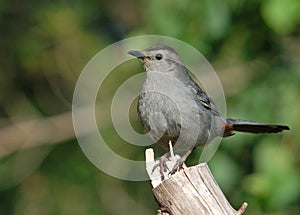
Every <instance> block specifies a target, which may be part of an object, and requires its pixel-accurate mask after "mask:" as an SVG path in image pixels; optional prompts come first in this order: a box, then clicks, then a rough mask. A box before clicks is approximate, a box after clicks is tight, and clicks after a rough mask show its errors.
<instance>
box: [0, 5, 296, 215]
mask: <svg viewBox="0 0 300 215" xmlns="http://www.w3.org/2000/svg"><path fill="white" fill-rule="evenodd" d="M299 24H300V1H298V0H287V1H280V0H268V1H259V0H254V1H244V0H226V1H221V0H202V1H180V0H175V1H171V0H166V1H158V0H153V1H137V0H129V1H121V0H111V1H92V0H91V1H81V0H70V1H57V0H55V1H48V0H47V1H35V0H28V1H24V2H20V1H2V2H1V3H0V32H1V34H0V65H1V67H0V117H1V118H0V126H1V128H0V129H1V131H0V134H1V135H3V134H5V132H6V130H5V128H7V127H8V126H10V125H14V124H17V123H19V122H26V121H30V120H33V119H44V118H48V117H53V116H55V115H57V114H60V113H64V112H68V111H70V110H71V100H72V93H73V90H74V86H75V83H76V80H77V78H78V76H79V74H80V72H81V70H82V69H83V67H84V66H85V64H86V63H87V62H88V61H89V59H90V58H91V57H92V56H93V55H94V54H96V53H97V52H98V51H100V50H101V49H102V48H104V47H106V46H107V45H109V44H111V43H112V42H115V41H118V40H120V39H122V38H126V37H129V36H135V35H144V34H158V35H166V36H170V37H174V38H177V39H180V40H183V41H185V42H187V43H189V44H191V45H192V46H194V47H195V48H197V49H198V50H199V51H200V52H202V53H203V54H204V56H205V57H207V58H208V60H209V61H210V62H211V63H212V65H213V66H214V68H215V70H216V72H217V73H218V74H219V76H220V79H221V81H222V83H223V84H224V90H225V93H226V96H227V107H228V115H229V116H230V117H237V118H245V119H250V120H257V121H265V122H273V123H283V124H287V125H289V126H290V127H291V131H289V132H284V133H283V134H276V135H250V134H236V135H235V136H234V137H231V138H228V139H224V140H223V141H222V145H221V147H220V148H219V150H218V152H217V153H216V154H215V156H214V157H213V159H212V160H211V161H210V163H209V165H210V168H211V169H212V172H213V174H214V176H215V178H216V180H217V181H218V183H219V185H220V186H221V188H222V190H223V191H224V192H225V194H226V196H227V197H228V199H229V201H230V202H231V203H232V204H233V205H234V207H236V208H238V207H239V206H240V205H241V204H242V202H244V201H247V202H248V203H249V208H248V210H247V214H273V215H275V214H276V215H280V214H299V213H300V171H299V170H300V168H299V164H300V159H299V146H300V145H299V143H300V120H299V110H300V102H299V98H300V84H299V83H300V61H299V59H300V37H299V34H300V31H299V26H300V25H299ZM119 69H120V70H122V73H121V72H118V73H114V74H112V75H111V76H110V77H108V78H107V80H106V83H105V84H104V85H103V86H102V88H103V89H101V93H102V94H101V95H99V100H100V101H101V102H102V103H103V104H104V105H103V109H101V110H98V112H100V119H101V122H102V123H101V125H99V128H100V130H101V129H102V131H101V132H102V133H103V135H104V136H105V138H106V140H107V141H108V142H113V144H112V145H111V147H112V148H113V150H115V151H117V152H119V153H120V154H121V155H124V156H127V157H130V158H131V159H137V160H143V151H144V149H143V148H138V147H131V146H126V144H124V143H123V142H124V141H122V140H121V139H120V138H119V137H118V136H117V134H116V132H115V131H114V129H113V127H112V123H111V120H110V119H109V117H110V112H109V111H110V108H109V107H110V106H109V105H110V102H111V96H112V95H113V94H114V92H115V90H116V89H117V87H118V86H119V85H120V84H121V83H122V82H123V81H124V80H126V79H127V78H129V77H130V76H131V75H133V74H135V73H138V72H141V66H140V65H139V64H138V63H137V62H136V63H131V62H128V63H126V65H124V67H123V68H119ZM120 74H122V75H120ZM131 112H132V113H131V116H132V123H133V124H134V126H133V127H135V128H136V130H140V131H141V127H140V125H139V123H138V121H137V118H136V113H135V108H134V107H133V108H132V110H131ZM16 132H18V130H16ZM33 133H34V132H33ZM16 134H17V133H16ZM31 135H32V134H28V136H31ZM33 135H35V134H33ZM53 135H55V134H53ZM13 137H14V135H12V136H11V139H12V143H13V140H14V138H13ZM28 138H29V137H28ZM44 144H45V143H43V146H38V147H33V148H29V149H26V150H17V151H14V152H13V153H11V154H8V155H7V154H6V155H5V156H2V157H0V214H5V215H6V214H18V215H22V214H26V215H28V214H72V215H74V214H75V215H76V214H91V215H94V214H95V215H96V214H111V215H113V214H116V215H117V214H154V213H155V211H156V209H157V208H158V206H157V204H156V202H155V200H154V198H153V197H152V193H151V186H150V183H149V182H127V181H121V180H118V179H115V178H113V177H110V176H108V175H106V174H104V173H102V172H101V171H99V170H98V169H97V168H95V167H94V166H93V165H92V164H91V163H90V162H89V161H88V160H87V158H86V157H85V156H84V154H83V153H82V151H81V150H80V148H79V146H78V144H77V142H76V139H75V138H73V139H71V140H64V141H62V142H57V144H56V145H55V146H47V143H46V145H44ZM1 145H4V146H5V147H7V145H5V143H4V142H3V141H2V140H0V147H1ZM127 145H128V144H127ZM11 147H14V146H13V145H12V146H11ZM16 149H17V148H16ZM1 150H3V148H1ZM199 153H201V149H198V150H197V151H196V152H195V153H194V154H193V155H192V156H191V157H190V158H189V162H190V163H195V161H196V160H197V159H198V157H197V156H198V155H199Z"/></svg>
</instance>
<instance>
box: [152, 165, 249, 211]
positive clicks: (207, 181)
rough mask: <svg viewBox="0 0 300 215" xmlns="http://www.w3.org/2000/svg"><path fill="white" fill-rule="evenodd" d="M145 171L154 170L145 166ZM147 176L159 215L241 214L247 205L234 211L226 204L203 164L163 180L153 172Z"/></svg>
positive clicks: (185, 169) (224, 198)
mask: <svg viewBox="0 0 300 215" xmlns="http://www.w3.org/2000/svg"><path fill="white" fill-rule="evenodd" d="M148 164H149V160H148ZM152 166H153V165H152ZM147 171H148V174H149V173H153V172H154V171H151V172H150V171H149V168H148V169H147ZM149 176H150V178H151V179H152V185H153V187H154V188H153V190H152V191H153V194H154V196H155V197H156V199H157V201H158V203H159V204H160V206H161V209H160V210H159V212H158V214H160V215H182V214H187V215H192V214H195V215H196V214H197V215H199V214H205V215H219V214H220V215H224V214H228V215H241V214H243V213H244V212H245V210H246V208H247V203H243V205H242V206H241V208H240V209H239V210H238V211H236V210H235V209H234V208H233V207H232V206H231V205H230V204H229V202H228V201H227V199H226V197H225V195H224V194H223V192H222V190H221V189H220V187H219V185H218V184H217V182H216V180H215V179H214V177H213V175H212V173H211V171H210V170H209V168H208V165H207V164H206V163H201V164H199V165H197V166H192V167H189V168H184V169H181V170H180V171H179V172H177V173H175V174H174V175H172V176H170V177H169V178H167V179H166V180H162V178H161V177H159V178H158V177H157V173H156V176H155V177H153V175H151V174H149Z"/></svg>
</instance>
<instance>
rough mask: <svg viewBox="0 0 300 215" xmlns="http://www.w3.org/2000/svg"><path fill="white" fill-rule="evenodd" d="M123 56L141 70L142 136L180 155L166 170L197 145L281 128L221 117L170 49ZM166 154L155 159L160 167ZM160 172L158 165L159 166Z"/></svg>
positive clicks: (155, 48)
mask: <svg viewBox="0 0 300 215" xmlns="http://www.w3.org/2000/svg"><path fill="white" fill-rule="evenodd" d="M128 54H130V55H132V56H134V57H136V58H137V59H139V60H140V61H141V63H142V65H143V68H144V70H145V72H146V78H145V81H144V83H143V87H142V90H141V93H140V94H139V97H138V104H137V113H138V117H139V120H140V122H141V124H142V127H143V128H144V130H145V132H146V133H147V134H148V135H149V136H150V137H151V139H152V140H154V141H155V142H156V143H157V144H158V145H160V146H162V147H163V148H168V144H169V141H171V143H172V145H173V148H174V152H175V153H178V154H180V155H181V158H180V159H179V160H178V161H177V164H176V165H175V167H174V169H173V170H172V172H174V170H175V169H180V168H181V167H182V164H183V163H184V162H185V160H186V159H187V157H188V156H189V155H190V154H191V153H192V151H193V150H194V149H195V148H196V147H198V146H204V145H206V144H209V143H210V142H211V141H212V140H213V139H214V138H216V137H229V136H232V135H234V134H235V132H248V133H255V134H256V133H278V132H282V131H283V130H289V129H290V128H289V127H288V126H286V125H277V124H266V123H260V122H252V121H248V120H241V119H233V118H225V117H223V116H221V114H220V112H219V111H218V109H217V107H216V105H215V103H214V102H213V100H212V99H211V98H210V97H209V96H208V95H207V94H206V92H205V91H204V90H203V89H202V88H201V87H200V86H199V85H198V84H197V83H196V82H195V81H194V80H193V79H192V78H191V76H190V75H189V73H188V69H187V68H186V66H185V64H184V62H183V60H182V59H181V57H180V56H179V54H178V53H177V52H176V51H175V49H173V48H172V47H170V46H167V45H154V46H152V47H149V48H146V49H144V50H142V51H136V50H130V51H128ZM169 156H170V153H166V154H165V155H164V156H162V157H161V161H162V163H164V162H165V161H166V160H167V158H168V157H169ZM160 165H161V169H162V167H163V166H164V164H160Z"/></svg>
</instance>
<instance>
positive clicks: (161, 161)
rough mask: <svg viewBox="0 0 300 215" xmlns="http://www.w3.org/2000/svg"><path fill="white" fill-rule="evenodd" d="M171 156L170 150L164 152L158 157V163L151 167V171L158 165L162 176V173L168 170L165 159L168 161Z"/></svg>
mask: <svg viewBox="0 0 300 215" xmlns="http://www.w3.org/2000/svg"><path fill="white" fill-rule="evenodd" d="M170 157H171V154H170V152H167V153H166V154H164V155H163V156H161V157H160V158H159V163H158V164H156V165H154V167H153V169H152V173H153V172H154V170H155V169H156V168H157V167H159V171H160V175H161V176H163V175H164V173H165V172H166V171H167V170H168V166H167V164H166V162H167V161H169V158H170Z"/></svg>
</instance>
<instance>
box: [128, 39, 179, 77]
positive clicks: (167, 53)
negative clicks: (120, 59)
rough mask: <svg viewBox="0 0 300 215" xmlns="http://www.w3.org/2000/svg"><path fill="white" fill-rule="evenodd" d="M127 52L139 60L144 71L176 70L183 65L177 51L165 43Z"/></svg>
mask: <svg viewBox="0 0 300 215" xmlns="http://www.w3.org/2000/svg"><path fill="white" fill-rule="evenodd" d="M128 54H130V55H133V56H135V57H136V58H138V59H139V60H141V62H142V64H143V66H144V68H145V70H146V72H148V71H155V72H171V71H173V72H176V71H177V70H178V69H179V68H181V67H184V64H183V61H182V59H181V58H180V57H179V55H178V54H177V52H176V51H175V50H174V49H173V48H171V47H169V46H165V45H158V46H153V47H150V48H147V49H144V50H143V51H133V50H131V51H129V52H128Z"/></svg>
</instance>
